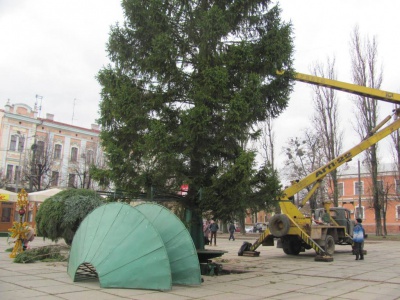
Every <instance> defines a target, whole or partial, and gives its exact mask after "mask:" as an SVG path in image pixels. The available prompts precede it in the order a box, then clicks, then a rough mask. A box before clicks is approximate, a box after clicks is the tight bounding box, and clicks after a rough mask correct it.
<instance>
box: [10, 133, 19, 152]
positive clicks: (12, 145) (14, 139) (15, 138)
mask: <svg viewBox="0 0 400 300" xmlns="http://www.w3.org/2000/svg"><path fill="white" fill-rule="evenodd" d="M17 141H18V136H17V135H12V136H11V141H10V150H11V151H16V150H17Z"/></svg>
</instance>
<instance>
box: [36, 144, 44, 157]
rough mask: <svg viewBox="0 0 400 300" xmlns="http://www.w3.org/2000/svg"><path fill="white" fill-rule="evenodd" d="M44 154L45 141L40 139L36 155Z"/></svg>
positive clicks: (41, 155)
mask: <svg viewBox="0 0 400 300" xmlns="http://www.w3.org/2000/svg"><path fill="white" fill-rule="evenodd" d="M43 156H44V142H43V141H38V142H37V148H36V157H39V158H40V157H43Z"/></svg>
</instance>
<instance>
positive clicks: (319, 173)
mask: <svg viewBox="0 0 400 300" xmlns="http://www.w3.org/2000/svg"><path fill="white" fill-rule="evenodd" d="M399 114H400V110H397V111H396V115H397V116H398V115H399ZM390 119H391V116H387V117H386V119H385V120H384V121H382V122H381V123H379V125H378V126H377V127H375V128H374V129H373V130H372V131H371V134H373V135H371V136H370V137H368V138H366V139H364V140H363V141H362V142H361V143H360V144H358V145H356V146H354V147H353V148H351V149H350V150H348V151H347V152H345V153H343V154H341V155H339V156H338V157H337V158H335V159H333V160H331V161H330V162H328V163H327V164H326V165H324V166H322V167H320V168H319V169H317V170H315V171H314V172H312V173H311V174H309V175H308V176H307V177H305V178H303V179H302V180H300V181H299V182H297V183H295V184H293V185H291V186H290V187H288V188H286V189H285V190H284V191H283V194H284V198H283V199H282V200H284V199H288V198H290V197H292V196H294V195H295V194H297V193H298V192H300V191H301V190H303V189H304V188H306V187H307V186H309V185H311V184H312V183H314V182H316V181H318V180H319V179H322V178H323V177H325V176H326V175H327V174H328V173H330V172H332V171H333V170H335V169H336V168H338V167H339V166H341V165H342V164H344V163H345V162H347V161H350V160H351V159H352V158H353V157H354V156H356V155H357V154H359V153H361V152H363V151H364V150H366V149H368V148H369V147H371V146H372V145H374V144H376V143H377V142H379V141H380V140H381V139H383V138H385V137H386V136H388V135H389V134H391V133H392V132H394V131H396V130H397V129H399V128H400V118H398V119H397V120H396V121H394V122H393V123H391V124H389V125H388V126H386V127H385V128H383V129H382V130H380V131H377V130H379V128H380V127H381V126H383V125H384V124H385V123H386V122H387V121H389V120H390ZM385 121H386V122H385Z"/></svg>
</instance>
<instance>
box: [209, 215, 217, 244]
mask: <svg viewBox="0 0 400 300" xmlns="http://www.w3.org/2000/svg"><path fill="white" fill-rule="evenodd" d="M218 229H219V226H218V224H217V223H216V222H215V221H214V220H212V221H211V224H210V232H211V238H210V245H212V241H213V238H214V246H217V231H218Z"/></svg>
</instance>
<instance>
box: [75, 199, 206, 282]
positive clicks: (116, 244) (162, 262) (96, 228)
mask: <svg viewBox="0 0 400 300" xmlns="http://www.w3.org/2000/svg"><path fill="white" fill-rule="evenodd" d="M146 205H147V204H146ZM146 205H144V206H142V209H141V210H143V211H144V213H142V212H141V211H140V210H139V209H136V208H134V207H132V206H130V205H127V204H121V203H111V204H107V205H103V206H101V207H99V208H97V209H95V210H94V211H93V212H91V213H90V214H89V215H88V216H87V217H86V218H85V219H84V220H83V222H82V223H81V225H80V227H79V229H78V230H77V232H76V234H75V236H74V240H73V242H72V247H71V252H70V258H69V262H68V275H69V276H70V277H71V278H72V279H73V281H77V280H79V279H80V278H82V277H83V278H84V277H98V278H99V281H100V285H101V287H118V288H140V289H154V290H170V289H171V286H172V282H174V283H180V284H200V282H201V278H200V267H199V262H198V259H197V254H196V249H195V248H194V245H193V241H192V239H191V238H190V235H189V233H188V232H187V230H186V228H185V227H184V225H183V224H182V222H180V220H179V219H177V218H176V216H175V215H173V214H171V213H169V214H168V213H166V212H165V211H164V210H165V209H160V206H159V205H149V206H146ZM157 216H158V217H157ZM164 218H165V219H164ZM178 221H179V222H178ZM153 222H154V223H155V224H156V225H154V224H153ZM161 222H163V223H164V226H166V225H165V224H170V223H175V226H176V224H178V223H180V225H179V226H177V227H178V228H183V229H184V230H182V231H180V234H179V237H180V238H178V237H177V236H176V234H175V237H174V238H176V239H177V242H178V245H180V247H179V248H183V249H186V250H185V251H189V253H190V255H188V257H189V258H186V259H183V260H182V263H179V262H176V261H175V257H179V256H181V255H182V254H178V256H176V255H175V254H172V253H173V252H174V251H173V249H172V248H171V247H170V246H168V245H166V244H165V242H164V240H165V241H168V240H171V233H170V232H165V231H163V230H161V229H160V230H161V231H159V228H158V227H159V225H160V224H161ZM157 224H158V225H157ZM171 231H172V232H176V231H179V229H178V230H176V229H174V230H171ZM162 235H164V238H163V237H162ZM173 235H174V234H173V233H172V236H173ZM189 245H191V247H190V246H189ZM192 248H193V249H192ZM167 249H168V250H167ZM176 253H181V250H179V251H178V250H177V249H176ZM193 253H194V254H196V259H197V261H196V259H194V257H193V255H192V254H193ZM169 255H172V261H170V257H169ZM171 265H172V269H173V270H174V271H171ZM196 269H197V270H198V274H197V275H191V277H192V280H187V281H184V280H181V279H180V278H181V274H185V272H186V271H185V270H190V271H188V273H189V272H192V274H193V273H195V272H193V271H194V270H196ZM187 276H188V275H187ZM173 278H175V279H174V280H173Z"/></svg>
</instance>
